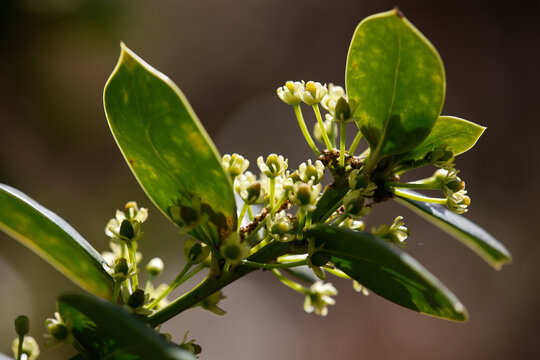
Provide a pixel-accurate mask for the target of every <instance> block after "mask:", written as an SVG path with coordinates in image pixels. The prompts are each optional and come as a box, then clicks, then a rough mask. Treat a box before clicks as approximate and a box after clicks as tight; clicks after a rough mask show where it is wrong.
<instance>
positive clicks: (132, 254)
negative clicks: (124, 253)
mask: <svg viewBox="0 0 540 360" xmlns="http://www.w3.org/2000/svg"><path fill="white" fill-rule="evenodd" d="M127 244H128V254H129V262H130V263H131V265H132V266H133V273H134V274H133V289H138V288H139V275H138V274H137V254H136V250H135V242H134V241H129V242H128V243H127Z"/></svg>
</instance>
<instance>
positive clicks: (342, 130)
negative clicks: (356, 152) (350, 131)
mask: <svg viewBox="0 0 540 360" xmlns="http://www.w3.org/2000/svg"><path fill="white" fill-rule="evenodd" d="M339 129H340V136H339V166H341V167H344V166H345V140H346V135H347V125H346V124H345V123H339Z"/></svg>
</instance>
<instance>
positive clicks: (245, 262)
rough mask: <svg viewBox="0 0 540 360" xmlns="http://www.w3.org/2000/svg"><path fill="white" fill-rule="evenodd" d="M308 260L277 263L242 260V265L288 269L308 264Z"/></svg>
mask: <svg viewBox="0 0 540 360" xmlns="http://www.w3.org/2000/svg"><path fill="white" fill-rule="evenodd" d="M306 264H307V260H299V261H293V262H289V263H277V264H262V263H258V262H253V261H249V260H242V265H246V266H250V267H254V268H258V269H288V268H292V267H297V266H302V265H306Z"/></svg>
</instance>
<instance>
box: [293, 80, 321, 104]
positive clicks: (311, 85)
mask: <svg viewBox="0 0 540 360" xmlns="http://www.w3.org/2000/svg"><path fill="white" fill-rule="evenodd" d="M327 93H328V89H327V88H326V84H325V85H321V83H320V82H313V81H308V83H307V84H306V89H305V90H304V91H303V92H302V93H301V94H300V97H301V98H302V101H303V102H305V103H306V104H308V105H312V106H313V105H317V104H318V103H320V102H321V100H322V99H323V98H324V96H325V95H326V94H327Z"/></svg>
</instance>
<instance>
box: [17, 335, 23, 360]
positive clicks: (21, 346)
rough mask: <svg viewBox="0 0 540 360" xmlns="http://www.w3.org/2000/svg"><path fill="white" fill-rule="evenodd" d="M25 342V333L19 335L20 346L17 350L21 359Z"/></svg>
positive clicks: (18, 357)
mask: <svg viewBox="0 0 540 360" xmlns="http://www.w3.org/2000/svg"><path fill="white" fill-rule="evenodd" d="M23 343H24V335H19V348H18V351H17V360H21V358H22V348H23Z"/></svg>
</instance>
